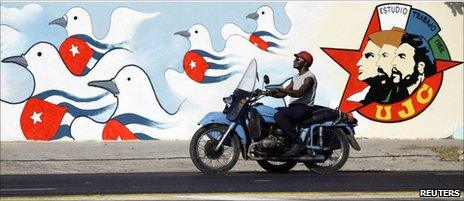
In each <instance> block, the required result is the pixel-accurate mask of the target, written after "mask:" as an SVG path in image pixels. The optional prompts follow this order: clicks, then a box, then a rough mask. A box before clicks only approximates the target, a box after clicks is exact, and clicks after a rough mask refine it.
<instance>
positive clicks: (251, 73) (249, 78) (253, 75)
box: [237, 59, 258, 92]
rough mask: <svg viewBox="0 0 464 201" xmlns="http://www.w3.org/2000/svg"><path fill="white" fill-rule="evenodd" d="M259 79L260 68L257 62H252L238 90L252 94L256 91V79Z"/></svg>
mask: <svg viewBox="0 0 464 201" xmlns="http://www.w3.org/2000/svg"><path fill="white" fill-rule="evenodd" d="M257 78H258V66H257V65H256V60H254V59H253V60H251V62H250V64H249V65H248V68H247V69H246V70H245V73H244V74H243V77H242V79H241V80H240V82H239V83H238V86H237V88H238V89H241V90H243V91H246V92H252V91H253V90H254V89H255V84H256V79H257Z"/></svg>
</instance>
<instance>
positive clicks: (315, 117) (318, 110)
mask: <svg viewBox="0 0 464 201" xmlns="http://www.w3.org/2000/svg"><path fill="white" fill-rule="evenodd" d="M312 107H313V111H312V112H311V114H309V118H306V119H305V120H304V121H303V122H301V123H300V124H306V125H307V124H318V123H322V122H325V121H336V120H337V119H338V118H339V115H340V113H339V112H338V110H334V109H332V108H328V107H324V106H319V105H314V106H312Z"/></svg>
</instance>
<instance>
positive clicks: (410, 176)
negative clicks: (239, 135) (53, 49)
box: [0, 171, 464, 196]
mask: <svg viewBox="0 0 464 201" xmlns="http://www.w3.org/2000/svg"><path fill="white" fill-rule="evenodd" d="M0 183H1V187H0V188H1V189H0V192H1V194H0V196H18V195H28V196H34V195H79V194H80V195H85V194H86V195H90V194H138V193H209V192H216V193H217V192H327V191H333V192H356V191H418V190H419V189H464V173H463V172H462V171H454V172H449V171H448V172H440V171H399V172H382V171H377V172H372V171H371V172H361V171H343V172H338V173H335V174H333V175H318V174H315V173H310V172H306V171H294V172H290V173H287V174H270V173H266V172H230V173H227V174H223V175H205V174H202V173H197V172H171V173H130V174H124V173H121V174H50V175H1V182H0Z"/></svg>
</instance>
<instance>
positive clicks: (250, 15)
mask: <svg viewBox="0 0 464 201" xmlns="http://www.w3.org/2000/svg"><path fill="white" fill-rule="evenodd" d="M258 17H259V15H258V13H250V14H248V15H247V16H246V18H250V19H252V20H257V19H258Z"/></svg>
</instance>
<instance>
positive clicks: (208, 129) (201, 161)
mask: <svg viewBox="0 0 464 201" xmlns="http://www.w3.org/2000/svg"><path fill="white" fill-rule="evenodd" d="M227 129H228V127H227V126H226V125H219V124H214V125H208V126H203V127H201V128H200V129H198V130H197V132H195V134H194V135H193V136H192V140H191V141H190V148H189V152H190V158H191V159H192V162H193V164H194V165H195V166H196V167H197V168H198V170H200V171H201V172H203V173H206V174H218V173H223V172H227V171H229V170H230V169H232V168H233V167H234V166H235V164H236V163H237V161H238V157H239V155H240V142H239V139H238V137H237V135H236V134H235V133H230V134H229V136H228V137H227V138H226V139H225V140H224V143H223V145H222V146H221V148H220V149H219V150H218V151H214V148H215V147H216V145H217V143H219V140H220V138H221V137H222V135H223V134H224V133H225V132H226V131H227Z"/></svg>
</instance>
